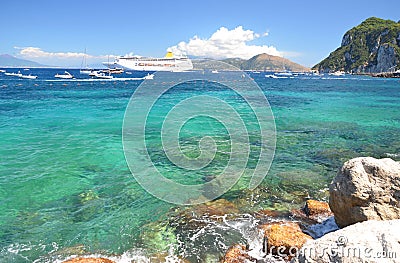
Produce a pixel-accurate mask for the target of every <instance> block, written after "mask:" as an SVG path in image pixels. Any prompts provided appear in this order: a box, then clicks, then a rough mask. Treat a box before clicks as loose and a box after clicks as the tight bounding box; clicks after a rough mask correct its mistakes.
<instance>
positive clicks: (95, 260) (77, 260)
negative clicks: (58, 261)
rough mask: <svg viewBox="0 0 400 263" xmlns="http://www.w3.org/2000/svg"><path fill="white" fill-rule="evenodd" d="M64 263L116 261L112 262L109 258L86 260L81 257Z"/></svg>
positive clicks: (104, 262)
mask: <svg viewBox="0 0 400 263" xmlns="http://www.w3.org/2000/svg"><path fill="white" fill-rule="evenodd" d="M63 263H115V261H112V260H111V259H108V258H84V257H79V258H72V259H68V260H66V261H64V262H63Z"/></svg>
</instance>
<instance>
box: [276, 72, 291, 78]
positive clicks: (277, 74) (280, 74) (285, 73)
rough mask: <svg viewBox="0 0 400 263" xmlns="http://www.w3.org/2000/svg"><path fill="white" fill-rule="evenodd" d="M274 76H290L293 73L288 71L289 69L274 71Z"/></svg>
mask: <svg viewBox="0 0 400 263" xmlns="http://www.w3.org/2000/svg"><path fill="white" fill-rule="evenodd" d="M275 76H278V77H291V76H293V73H292V72H290V71H283V72H276V73H275Z"/></svg>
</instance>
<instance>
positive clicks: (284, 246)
mask: <svg viewBox="0 0 400 263" xmlns="http://www.w3.org/2000/svg"><path fill="white" fill-rule="evenodd" d="M260 228H261V229H262V230H263V231H264V248H263V251H264V253H266V254H273V255H277V256H280V257H282V258H287V259H290V258H292V257H294V256H295V255H296V253H297V251H298V250H299V249H300V248H301V247H302V246H303V244H304V243H305V242H306V241H307V240H310V239H312V238H311V237H310V236H309V235H307V234H304V233H303V232H302V230H301V229H300V226H299V225H298V224H297V223H294V222H274V223H267V224H264V225H261V226H260Z"/></svg>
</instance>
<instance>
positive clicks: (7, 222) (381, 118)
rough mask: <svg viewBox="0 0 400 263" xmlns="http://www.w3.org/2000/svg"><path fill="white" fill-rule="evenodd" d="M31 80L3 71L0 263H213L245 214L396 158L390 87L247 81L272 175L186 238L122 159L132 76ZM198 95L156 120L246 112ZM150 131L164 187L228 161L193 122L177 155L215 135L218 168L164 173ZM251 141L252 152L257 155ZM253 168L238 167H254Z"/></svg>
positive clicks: (203, 122)
mask: <svg viewBox="0 0 400 263" xmlns="http://www.w3.org/2000/svg"><path fill="white" fill-rule="evenodd" d="M7 71H13V70H10V69H7ZM14 71H16V70H14ZM29 72H30V73H32V74H35V75H38V76H39V77H38V79H37V80H21V79H18V78H15V77H9V76H5V75H4V73H0V145H1V147H0V262H33V261H35V260H36V262H52V261H54V260H56V259H60V260H62V259H64V258H65V257H67V256H69V255H74V254H81V253H84V254H103V255H121V254H124V255H125V257H126V258H134V259H136V260H138V258H142V259H143V258H148V257H149V255H150V254H152V253H153V254H154V253H164V252H169V253H170V254H175V255H181V256H183V257H186V258H188V259H190V260H191V261H193V262H196V261H199V262H213V261H214V260H215V259H218V257H220V256H221V255H222V253H223V252H224V251H225V250H226V248H227V247H229V246H230V245H232V244H233V243H237V242H240V241H243V240H244V241H246V240H247V237H246V236H245V234H244V233H243V231H241V230H242V229H243V227H246V222H250V223H254V222H253V221H254V220H255V219H254V218H251V215H250V214H251V212H253V211H257V210H260V209H274V210H282V211H285V210H289V209H291V208H292V207H298V206H299V205H300V204H302V202H303V201H304V200H306V199H307V198H309V197H312V198H318V199H322V200H324V199H325V200H326V197H327V194H326V188H327V185H328V184H329V182H330V180H331V179H332V178H333V177H334V176H335V174H336V171H337V169H338V168H339V167H340V165H341V164H342V163H343V162H344V161H346V160H348V159H349V158H353V157H358V156H374V157H377V158H382V157H391V158H393V159H395V160H397V161H399V160H400V139H399V138H400V81H399V80H396V79H375V78H370V77H363V76H344V77H332V76H328V75H325V76H313V77H310V76H295V77H293V78H282V79H270V78H266V77H265V76H264V75H265V74H264V73H260V74H254V73H250V76H251V77H252V78H254V81H255V82H256V83H257V84H258V85H259V86H260V87H261V89H262V91H263V92H264V94H265V95H266V97H267V98H268V100H269V103H270V105H271V107H272V111H273V114H274V117H275V122H276V130H277V143H276V152H275V158H274V160H273V163H272V166H271V169H270V171H269V173H268V175H267V177H266V178H265V179H264V181H263V182H262V184H261V185H260V186H259V187H258V188H257V189H256V190H255V191H249V190H246V189H243V188H241V187H239V186H238V187H234V188H233V189H232V190H231V191H229V192H228V193H226V194H225V195H224V196H223V198H224V199H226V200H228V201H230V202H232V203H234V204H235V205H236V206H237V209H238V210H239V211H240V213H239V214H240V215H238V218H236V219H233V221H230V222H228V221H223V222H218V223H217V222H214V223H212V224H209V227H204V225H205V224H206V223H204V224H199V226H196V227H195V228H194V229H191V230H190V231H192V232H190V231H189V230H186V232H185V231H184V230H182V229H180V230H179V229H177V228H174V227H173V224H170V223H169V222H171V219H172V218H173V219H174V220H182V218H181V217H182V213H180V212H181V211H183V210H184V208H183V207H178V206H175V205H172V204H168V203H166V202H163V201H160V200H158V199H156V198H154V197H153V196H151V195H150V194H148V193H147V192H146V191H144V190H143V189H142V188H141V187H140V186H139V184H138V183H137V182H136V181H135V179H134V178H133V176H132V175H131V173H130V171H129V169H128V166H127V164H126V161H125V157H124V152H123V146H122V123H123V118H124V114H125V108H126V107H127V104H128V102H129V99H130V97H131V96H132V94H133V92H134V91H135V90H136V88H137V87H138V86H139V85H140V84H141V81H140V80H134V79H129V78H134V77H141V76H139V75H137V76H136V75H135V73H133V74H132V75H124V76H122V77H125V78H127V79H125V80H118V81H116V80H113V81H102V80H100V81H98V80H97V81H82V80H73V81H54V78H53V76H54V74H55V73H57V72H58V73H62V72H63V70H58V71H57V70H54V69H31V70H30V71H29ZM23 73H28V72H26V71H25V72H23ZM71 73H73V74H74V75H77V76H78V75H79V72H78V71H75V70H71ZM156 80H157V79H156V78H155V80H154V81H156ZM201 85H202V86H201V89H199V88H195V89H193V88H192V87H191V85H179V86H178V87H176V88H175V89H174V90H172V91H171V92H170V93H168V94H166V96H167V97H169V98H170V100H168V99H167V100H166V101H165V103H162V102H161V103H159V105H156V106H155V107H154V109H153V111H152V113H151V114H153V118H154V119H155V120H156V119H157V118H158V117H159V116H160V115H161V116H162V114H165V112H167V111H168V109H170V108H171V102H172V103H173V102H174V99H176V98H182V97H183V98H188V97H190V96H193V95H199V94H200V95H211V96H216V97H218V98H220V99H226V100H228V101H230V102H231V103H233V105H235V103H236V102H237V107H238V108H240V107H241V103H243V101H240V100H235V99H234V98H232V92H231V91H230V90H228V89H224V88H221V87H219V86H218V85H213V84H212V83H202V84H201ZM171 98H172V99H171ZM235 101H236V102H235ZM242 110H243V111H244V112H246V109H242ZM150 117H151V116H150ZM244 120H245V121H246V117H245V119H244ZM228 121H229V120H228ZM251 122H252V118H251V117H249V119H248V123H251ZM153 128H154V129H152V127H150V128H148V129H147V130H146V132H147V136H148V137H147V140H148V142H149V147H148V150H149V155H150V156H151V159H152V161H153V162H154V163H156V164H159V167H158V168H159V169H160V170H161V171H165V172H166V173H167V174H169V175H168V176H170V178H174V176H176V177H177V178H175V179H176V180H177V181H180V182H182V183H185V180H186V182H187V183H189V182H190V183H196V182H197V181H200V182H201V181H207V180H209V179H210V178H212V177H213V176H214V175H215V174H217V173H218V172H219V171H220V170H221V167H223V165H224V163H226V162H227V158H226V155H224V151H225V150H226V148H227V147H228V148H229V144H226V138H225V137H226V136H227V134H226V130H224V127H223V126H222V125H220V124H218V122H215V121H214V122H213V121H212V120H209V119H207V118H204V119H201V118H200V119H198V120H197V121H196V120H193V121H192V122H191V123H188V125H186V126H185V127H184V129H183V132H182V136H183V138H184V139H183V142H182V145H183V148H184V150H186V151H187V152H188V154H189V155H190V154H191V153H192V154H193V155H194V156H195V155H196V154H198V149H197V148H196V145H197V143H198V139H199V138H201V137H202V136H204V135H210V136H211V135H214V134H216V133H217V134H218V136H219V137H218V138H219V139H217V144H218V145H217V146H218V147H219V148H218V153H217V155H216V160H215V161H214V162H213V163H211V164H210V167H208V169H206V170H205V171H204V172H203V173H190V172H188V173H186V174H185V176H186V177H185V176H182V174H180V172H179V170H176V168H175V167H173V165H170V164H169V163H168V161H167V160H166V157H165V155H163V153H162V151H161V150H160V147H159V146H160V143H159V131H157V129H156V128H157V125H155V126H154V127H153ZM206 130H209V131H211V132H210V133H209V134H208V133H207V131H206ZM219 130H220V133H218V132H217V131H219ZM203 131H204V133H202V132H203ZM256 141H257V138H255V139H254V141H253V143H252V147H253V148H252V151H253V153H252V154H255V156H256V157H257V143H256ZM185 147H186V148H185ZM191 151H192V152H191ZM256 157H255V158H256ZM251 158H252V155H251V156H250V161H249V164H248V166H247V169H252V167H253V166H254V163H252V159H251ZM140 165H141V164H140V163H138V164H137V167H138V169H140V167H141V166H140ZM253 168H254V167H253ZM179 174H180V175H179ZM178 175H179V176H180V177H179V178H178ZM239 184H240V182H239ZM177 194H179V193H177ZM246 215H247V216H248V217H246ZM250 223H249V224H250ZM207 226H208V225H207ZM200 230H202V231H200ZM171 251H172V252H171Z"/></svg>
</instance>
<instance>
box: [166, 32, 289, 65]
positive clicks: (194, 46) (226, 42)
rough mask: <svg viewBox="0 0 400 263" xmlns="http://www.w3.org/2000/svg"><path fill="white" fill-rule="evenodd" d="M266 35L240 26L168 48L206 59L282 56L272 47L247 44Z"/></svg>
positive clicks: (196, 37) (195, 37)
mask: <svg viewBox="0 0 400 263" xmlns="http://www.w3.org/2000/svg"><path fill="white" fill-rule="evenodd" d="M267 35H268V33H264V34H262V35H260V34H258V33H255V32H254V31H252V30H244V29H243V27H242V26H238V27H236V28H235V29H232V30H229V29H227V28H225V27H221V28H220V29H218V30H217V31H216V32H215V33H214V34H212V36H211V37H210V38H208V39H201V38H199V37H198V36H194V37H192V38H191V39H190V40H189V41H188V42H184V41H182V42H180V43H178V45H176V46H172V47H170V48H169V50H171V51H172V52H174V53H176V54H182V53H183V54H187V55H192V56H198V57H208V58H243V59H249V58H251V57H253V56H255V55H258V54H261V53H267V54H270V55H275V56H282V55H283V52H280V51H278V50H277V49H276V48H275V47H274V46H267V45H261V46H259V45H249V44H248V42H250V41H252V40H255V39H257V38H260V37H264V36H267Z"/></svg>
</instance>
